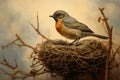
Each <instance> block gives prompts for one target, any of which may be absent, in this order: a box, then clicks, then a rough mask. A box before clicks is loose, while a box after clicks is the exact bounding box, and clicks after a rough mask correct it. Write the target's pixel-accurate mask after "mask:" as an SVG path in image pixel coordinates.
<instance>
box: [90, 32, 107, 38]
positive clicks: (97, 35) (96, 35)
mask: <svg viewBox="0 0 120 80" xmlns="http://www.w3.org/2000/svg"><path fill="white" fill-rule="evenodd" d="M91 36H95V37H98V38H101V39H108V38H109V37H106V36H102V35H99V34H94V33H92V34H91Z"/></svg>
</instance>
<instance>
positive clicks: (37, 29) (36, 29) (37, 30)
mask: <svg viewBox="0 0 120 80" xmlns="http://www.w3.org/2000/svg"><path fill="white" fill-rule="evenodd" d="M30 25H31V26H32V27H33V29H34V30H35V31H36V32H37V33H38V34H39V35H40V36H41V37H43V38H44V39H46V40H50V39H49V38H47V37H46V36H44V35H43V34H42V33H41V32H40V31H39V17H38V14H37V28H36V27H35V26H34V25H33V24H32V23H30Z"/></svg>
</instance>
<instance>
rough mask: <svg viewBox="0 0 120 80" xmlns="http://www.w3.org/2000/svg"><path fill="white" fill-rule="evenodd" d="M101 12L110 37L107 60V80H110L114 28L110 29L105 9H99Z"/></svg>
mask: <svg viewBox="0 0 120 80" xmlns="http://www.w3.org/2000/svg"><path fill="white" fill-rule="evenodd" d="M99 10H100V12H101V14H102V16H103V19H102V20H103V21H104V23H105V27H106V29H107V32H108V36H109V47H108V52H107V59H106V70H105V80H110V77H109V64H110V62H109V60H110V54H111V50H112V30H113V27H110V26H109V24H108V18H107V17H106V16H105V14H104V8H99Z"/></svg>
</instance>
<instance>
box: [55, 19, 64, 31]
mask: <svg viewBox="0 0 120 80" xmlns="http://www.w3.org/2000/svg"><path fill="white" fill-rule="evenodd" d="M62 28H63V25H62V20H58V21H57V23H56V30H57V31H58V32H59V33H61V30H62Z"/></svg>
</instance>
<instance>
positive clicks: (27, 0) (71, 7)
mask: <svg viewBox="0 0 120 80" xmlns="http://www.w3.org/2000/svg"><path fill="white" fill-rule="evenodd" d="M99 7H104V8H105V14H106V15H107V17H108V18H109V23H110V25H111V26H113V29H114V30H113V41H114V42H115V43H117V44H120V42H119V41H120V37H119V36H120V31H119V30H120V20H119V19H120V10H119V9H120V0H0V45H4V44H7V43H9V42H10V41H12V40H14V39H15V38H16V37H15V34H16V33H18V34H19V35H20V36H21V37H22V38H23V39H24V41H25V42H27V43H29V44H30V45H32V46H35V45H36V44H37V43H40V42H41V41H42V40H43V39H42V38H41V37H40V36H38V35H37V33H36V32H35V31H34V30H33V28H32V27H31V26H30V24H29V22H30V23H33V24H35V25H36V15H37V12H38V15H39V24H40V31H41V32H42V33H43V34H44V35H46V36H48V37H49V38H50V39H63V40H66V38H64V37H62V36H61V35H60V34H59V33H57V31H56V30H55V21H54V20H53V19H52V18H50V17H49V15H52V14H53V13H54V12H55V11H56V10H65V11H66V12H68V13H69V14H70V15H71V16H72V17H74V18H76V19H77V20H78V21H80V22H82V23H84V24H86V25H88V26H89V28H90V29H91V30H93V31H94V32H95V33H97V34H101V35H107V34H106V32H105V30H104V27H103V25H104V24H103V23H99V22H98V18H99V17H100V16H101V14H100V12H99V10H98V8H99ZM30 54H31V50H30V49H28V48H26V47H21V48H19V47H18V46H15V45H10V47H9V48H7V49H4V50H2V49H0V60H2V59H3V55H4V56H5V57H6V58H7V59H8V61H9V62H10V63H11V64H13V63H14V59H15V58H16V59H17V62H18V64H19V67H20V68H21V69H24V70H26V71H28V70H29V66H30V64H31V61H30V59H29V55H30ZM0 67H3V66H1V65H0ZM49 77H50V75H49V74H44V75H41V76H40V78H43V79H44V78H45V79H46V80H47V78H49ZM116 78H117V79H118V80H120V78H119V74H117V75H116ZM0 80H9V77H7V76H6V75H4V74H2V73H1V72H0Z"/></svg>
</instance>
